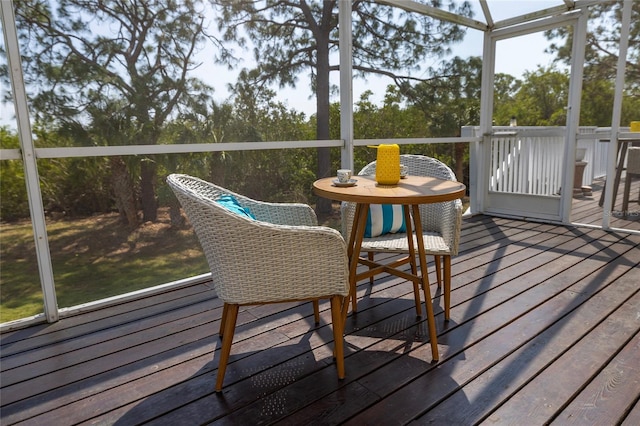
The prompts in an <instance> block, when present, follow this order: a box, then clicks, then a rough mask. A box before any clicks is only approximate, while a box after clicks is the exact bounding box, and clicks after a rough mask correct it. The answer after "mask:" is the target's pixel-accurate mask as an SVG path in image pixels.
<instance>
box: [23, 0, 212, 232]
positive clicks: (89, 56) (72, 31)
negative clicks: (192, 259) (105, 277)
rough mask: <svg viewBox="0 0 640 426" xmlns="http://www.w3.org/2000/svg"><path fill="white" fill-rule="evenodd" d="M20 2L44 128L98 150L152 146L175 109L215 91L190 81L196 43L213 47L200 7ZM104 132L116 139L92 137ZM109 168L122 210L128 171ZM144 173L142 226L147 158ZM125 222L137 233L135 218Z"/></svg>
mask: <svg viewBox="0 0 640 426" xmlns="http://www.w3.org/2000/svg"><path fill="white" fill-rule="evenodd" d="M14 4H15V7H16V17H17V22H18V28H19V31H20V34H21V39H22V41H23V42H24V45H25V46H28V51H29V54H28V55H23V61H24V62H23V66H24V68H25V72H26V75H27V83H28V86H29V87H30V88H32V90H33V91H36V90H37V92H36V93H32V94H31V100H32V105H33V107H34V108H35V111H36V119H37V120H38V121H40V122H43V123H47V124H48V126H52V123H51V122H53V123H54V124H53V125H56V124H57V125H58V126H60V127H67V128H73V129H76V130H79V131H81V132H85V135H87V136H90V138H89V139H90V141H91V143H94V144H96V143H99V144H103V143H108V144H131V143H133V144H150V145H153V144H156V143H157V142H158V139H159V137H160V134H161V130H162V126H163V124H164V123H165V122H166V121H167V119H169V118H170V117H171V116H172V115H174V114H175V113H176V110H178V109H180V108H181V106H185V105H188V104H190V103H191V104H192V103H193V102H195V101H196V100H197V99H199V98H198V97H197V96H198V95H201V94H202V93H206V92H208V90H209V89H208V88H207V87H206V86H204V85H203V84H202V83H201V82H200V81H198V80H196V79H193V78H191V77H190V74H189V73H190V71H192V70H193V69H194V68H195V67H196V66H198V64H196V63H195V62H194V61H195V60H194V56H195V54H196V53H197V52H198V48H199V46H200V44H201V43H203V42H204V41H205V40H207V39H212V40H214V41H215V39H213V38H212V37H210V36H209V35H208V34H207V33H206V32H205V26H204V18H203V16H202V15H201V10H200V7H199V5H200V6H201V4H200V2H199V1H197V0H165V1H159V0H151V1H140V0H58V1H56V2H55V5H56V8H55V11H54V10H52V8H51V7H50V6H49V5H48V3H47V2H46V1H45V0H32V1H20V2H15V3H14ZM111 119H113V120H115V121H116V123H117V124H115V125H114V123H112V122H111ZM89 127H91V129H90V131H89V130H88V128H89ZM107 130H109V132H110V134H111V135H113V136H115V137H116V139H110V140H105V138H96V137H91V136H95V135H102V134H105V133H107ZM112 167H113V168H112V172H113V173H114V179H113V180H114V183H115V182H119V184H117V185H115V186H114V191H115V192H116V194H115V195H116V199H117V200H118V205H119V207H120V208H121V209H123V208H125V207H124V206H125V205H130V203H131V201H130V200H131V198H132V197H133V194H134V193H133V192H131V191H132V185H130V184H128V183H127V182H126V180H127V176H126V175H127V173H129V174H130V172H128V171H127V167H126V163H125V162H124V161H123V160H121V159H118V158H114V159H112ZM139 167H140V176H141V179H140V194H141V195H140V196H141V203H142V208H143V218H144V220H145V221H146V220H155V219H156V215H157V200H156V194H155V179H156V165H155V162H154V161H153V160H152V159H150V158H146V159H143V160H142V161H141V162H139ZM127 192H128V193H127ZM123 217H126V218H127V220H128V221H129V224H130V225H131V226H136V225H137V215H135V216H134V215H132V214H131V213H130V212H128V213H127V214H124V215H123ZM131 221H133V223H132V222H131Z"/></svg>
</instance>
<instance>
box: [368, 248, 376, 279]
mask: <svg viewBox="0 0 640 426" xmlns="http://www.w3.org/2000/svg"><path fill="white" fill-rule="evenodd" d="M367 258H368V259H369V261H371V262H373V261H374V259H375V253H374V252H372V251H369V252H367ZM369 269H371V267H369ZM369 284H371V285H373V276H370V277H369Z"/></svg>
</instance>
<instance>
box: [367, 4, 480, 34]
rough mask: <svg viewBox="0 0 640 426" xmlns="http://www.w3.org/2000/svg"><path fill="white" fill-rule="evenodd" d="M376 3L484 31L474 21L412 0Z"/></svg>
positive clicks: (478, 22)
mask: <svg viewBox="0 0 640 426" xmlns="http://www.w3.org/2000/svg"><path fill="white" fill-rule="evenodd" d="M378 3H383V4H387V5H389V6H394V7H399V8H400V9H404V10H406V11H409V12H417V13H421V14H423V15H428V16H431V17H433V18H438V19H442V20H443V21H447V22H452V23H454V24H459V25H464V26H465V27H469V28H475V29H476V30H480V31H486V30H487V24H485V23H484V22H480V21H476V20H475V19H470V18H467V17H465V16H460V15H456V14H455V13H451V12H447V11H446V10H442V9H438V8H437V7H433V6H427V5H426V4H422V3H417V2H415V1H413V0H378Z"/></svg>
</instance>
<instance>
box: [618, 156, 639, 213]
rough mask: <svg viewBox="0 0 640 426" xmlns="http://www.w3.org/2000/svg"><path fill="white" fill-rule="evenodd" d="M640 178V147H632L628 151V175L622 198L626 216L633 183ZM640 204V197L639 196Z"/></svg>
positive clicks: (625, 179)
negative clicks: (634, 179)
mask: <svg viewBox="0 0 640 426" xmlns="http://www.w3.org/2000/svg"><path fill="white" fill-rule="evenodd" d="M633 178H640V147H636V146H632V147H629V149H628V150H627V175H626V177H625V178H624V196H623V198H622V211H623V213H624V214H625V215H627V214H628V212H629V196H630V192H631V181H632V180H633ZM638 203H640V195H638Z"/></svg>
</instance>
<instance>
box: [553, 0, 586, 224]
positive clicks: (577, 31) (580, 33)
mask: <svg viewBox="0 0 640 426" xmlns="http://www.w3.org/2000/svg"><path fill="white" fill-rule="evenodd" d="M588 21H589V12H588V9H585V10H583V13H581V14H580V16H579V17H578V21H577V22H576V23H575V24H574V26H573V46H571V52H572V53H571V74H570V75H571V79H570V81H569V100H568V104H567V131H566V133H565V143H564V168H563V170H564V173H563V174H562V183H561V187H562V199H561V204H560V217H561V218H562V222H563V223H566V224H569V223H571V206H572V202H573V179H574V174H575V173H574V168H575V157H576V156H575V152H576V138H577V136H578V126H579V125H580V105H581V102H582V101H581V100H582V77H583V74H584V73H583V70H584V58H585V47H586V43H587V23H588Z"/></svg>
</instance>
